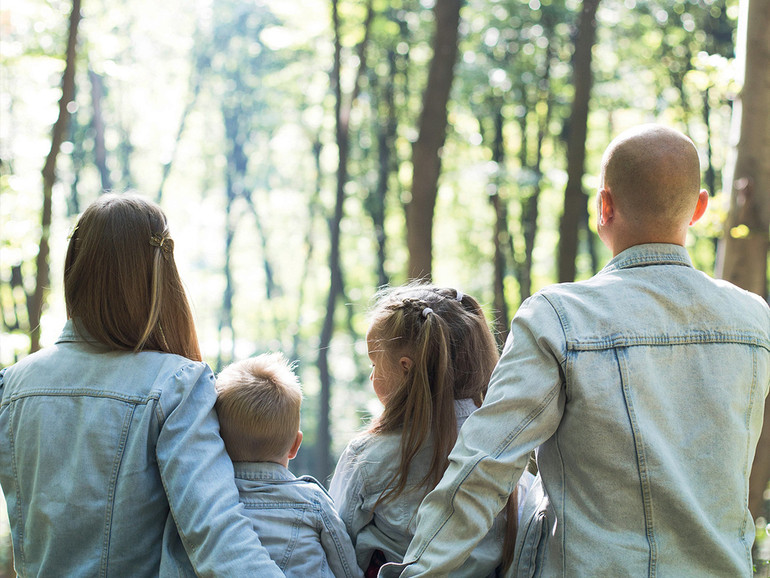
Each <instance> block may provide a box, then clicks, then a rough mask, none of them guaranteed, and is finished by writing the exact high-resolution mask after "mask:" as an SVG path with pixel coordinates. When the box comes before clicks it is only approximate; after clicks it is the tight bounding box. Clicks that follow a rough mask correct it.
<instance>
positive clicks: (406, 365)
mask: <svg viewBox="0 0 770 578" xmlns="http://www.w3.org/2000/svg"><path fill="white" fill-rule="evenodd" d="M398 364H399V365H400V366H401V371H403V372H404V375H406V374H407V373H409V370H410V369H412V366H413V365H414V361H412V358H411V357H407V356H406V355H405V356H403V357H402V358H401V359H399V360H398Z"/></svg>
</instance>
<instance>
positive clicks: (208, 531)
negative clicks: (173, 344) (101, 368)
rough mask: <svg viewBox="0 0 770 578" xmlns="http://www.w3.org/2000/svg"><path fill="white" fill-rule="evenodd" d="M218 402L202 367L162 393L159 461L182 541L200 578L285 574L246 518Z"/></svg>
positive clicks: (184, 371)
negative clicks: (216, 406)
mask: <svg viewBox="0 0 770 578" xmlns="http://www.w3.org/2000/svg"><path fill="white" fill-rule="evenodd" d="M215 399H216V393H215V390H214V377H213V375H212V373H211V370H210V369H209V368H208V366H207V365H205V364H202V363H190V364H188V365H185V366H184V367H182V368H181V369H179V371H177V373H176V374H175V375H174V378H173V384H171V385H169V387H167V388H165V389H164V390H163V393H162V394H161V399H160V403H159V409H160V411H161V413H162V415H160V416H159V420H160V423H161V429H160V433H159V435H158V441H157V445H156V457H157V460H158V467H159V469H160V475H161V479H162V481H163V485H164V487H165V490H166V496H167V497H168V502H169V507H170V510H171V514H172V516H173V518H174V522H175V523H176V527H177V530H178V532H179V536H180V538H181V540H182V543H183V544H184V548H185V550H186V551H187V555H188V556H189V558H190V562H191V563H192V566H193V567H194V569H195V572H196V574H197V575H199V576H211V577H214V576H248V575H251V576H267V577H274V576H275V577H277V576H283V574H282V573H281V571H280V570H279V569H278V566H276V565H275V563H274V562H272V561H271V560H270V557H269V555H268V553H267V551H266V550H265V549H264V548H263V547H262V545H261V544H260V542H259V538H258V537H257V534H256V533H255V532H254V530H253V529H252V526H251V524H250V522H249V521H248V520H247V519H246V517H244V516H243V515H242V513H241V511H242V506H241V504H240V502H239V501H238V489H237V488H236V486H235V481H234V477H233V476H234V472H233V464H232V462H231V461H230V458H229V457H228V456H227V454H226V452H225V447H224V442H223V441H222V439H221V437H220V436H219V421H218V420H217V416H216V413H215V411H214V401H215Z"/></svg>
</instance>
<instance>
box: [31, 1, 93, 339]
mask: <svg viewBox="0 0 770 578" xmlns="http://www.w3.org/2000/svg"><path fill="white" fill-rule="evenodd" d="M79 24H80V0H72V11H71V12H70V19H69V35H68V37H67V51H66V63H65V65H64V74H63V75H62V83H61V91H62V94H61V98H60V99H59V117H58V118H57V119H56V122H55V123H54V125H53V131H52V136H51V149H50V151H49V152H48V156H47V157H46V160H45V165H44V166H43V211H42V218H41V225H42V226H41V231H40V249H39V250H38V253H37V259H36V265H37V279H36V282H35V291H34V293H33V294H32V295H31V299H28V301H27V303H28V305H27V308H28V311H29V313H28V314H29V327H30V346H29V350H30V352H34V351H37V350H38V349H40V318H41V317H42V314H43V305H44V303H45V297H46V294H47V293H48V285H49V279H50V270H49V264H48V253H49V251H50V247H49V238H50V234H51V214H52V198H53V186H54V183H56V160H57V158H58V156H59V151H60V150H61V144H62V142H63V140H64V135H65V134H66V132H67V122H68V121H69V116H70V111H69V108H68V105H69V104H70V102H72V99H73V98H74V95H75V57H76V55H77V42H78V26H79Z"/></svg>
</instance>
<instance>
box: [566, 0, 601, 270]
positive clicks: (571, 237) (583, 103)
mask: <svg viewBox="0 0 770 578" xmlns="http://www.w3.org/2000/svg"><path fill="white" fill-rule="evenodd" d="M598 6H599V0H583V5H582V8H581V11H580V19H579V21H578V29H577V37H576V39H575V52H574V54H573V57H572V84H573V85H574V87H575V95H574V97H573V100H572V112H571V113H570V119H569V125H568V128H569V130H568V135H567V188H566V190H565V192H564V212H563V213H562V216H561V222H560V223H559V262H558V279H559V282H560V283H561V282H564V281H574V280H575V259H576V257H577V247H578V230H579V228H580V222H581V221H582V220H583V215H584V212H585V208H584V207H585V206H586V205H587V203H588V198H587V197H586V194H585V192H584V191H583V183H582V181H583V170H584V164H585V156H586V134H587V131H588V101H589V98H590V95H591V84H592V82H593V76H592V74H591V53H592V48H593V45H594V40H595V39H596V9H597V8H598Z"/></svg>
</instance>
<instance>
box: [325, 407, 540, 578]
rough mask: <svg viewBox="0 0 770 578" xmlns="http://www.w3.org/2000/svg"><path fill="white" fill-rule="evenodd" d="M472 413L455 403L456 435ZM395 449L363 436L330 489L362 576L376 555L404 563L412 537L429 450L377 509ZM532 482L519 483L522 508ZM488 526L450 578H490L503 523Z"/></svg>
mask: <svg viewBox="0 0 770 578" xmlns="http://www.w3.org/2000/svg"><path fill="white" fill-rule="evenodd" d="M475 410H476V406H475V404H474V403H473V400H471V399H463V400H457V401H455V413H456V415H457V427H458V429H459V428H460V427H461V426H462V425H463V423H464V422H465V420H466V418H467V417H468V416H469V415H470V414H471V413H472V412H473V411H475ZM400 444H401V436H400V434H398V433H388V434H377V435H372V434H364V435H363V436H361V437H358V438H356V439H354V440H353V441H351V442H350V443H349V444H348V447H347V448H346V449H345V451H344V452H343V453H342V456H340V459H339V462H338V463H337V468H336V471H335V472H334V477H333V478H332V482H331V486H330V488H329V492H330V493H331V495H332V497H333V498H334V502H335V504H336V505H337V510H338V511H339V513H340V516H341V517H342V520H343V521H344V522H345V526H346V527H347V529H348V532H349V533H350V537H351V538H352V540H353V545H354V546H355V549H356V556H357V558H358V564H359V566H361V568H362V569H364V570H365V569H366V568H367V567H368V565H369V560H370V558H371V556H372V554H373V552H374V551H375V550H381V551H382V552H383V553H384V554H385V559H386V560H387V561H389V562H400V561H401V560H402V559H403V557H404V553H405V552H406V549H407V546H408V545H409V542H410V540H411V539H412V536H414V530H415V515H416V513H417V508H418V507H419V505H420V501H421V500H422V499H423V498H424V497H425V494H426V493H427V492H426V489H425V487H424V486H422V485H420V482H421V481H422V478H423V476H425V472H426V471H427V469H428V467H429V465H430V460H431V451H432V446H431V445H430V444H426V445H425V446H424V447H423V448H422V449H421V450H420V451H419V452H418V453H417V455H416V456H415V458H414V460H413V461H412V465H411V468H410V470H409V474H408V478H407V480H408V481H407V486H406V489H405V490H404V493H403V494H401V495H400V496H399V497H398V498H397V499H396V500H395V501H393V502H386V503H380V504H377V500H378V499H379V498H380V496H381V495H382V493H383V492H384V491H385V490H386V489H387V488H388V487H389V483H392V476H393V474H394V473H395V472H396V469H397V468H398V463H399V459H400V458H399V455H400V451H401V445H400ZM533 479H534V477H533V476H532V474H529V472H526V475H525V476H524V477H523V478H522V482H521V484H520V489H519V499H520V502H522V503H523V498H524V496H525V495H526V492H527V488H528V486H529V483H530V482H531V481H532V480H533ZM492 526H493V527H492V528H491V530H490V531H488V532H487V531H484V534H486V535H485V536H484V538H483V539H482V540H480V543H479V544H478V545H477V546H476V547H475V548H474V549H473V552H471V554H470V556H469V558H468V560H467V561H466V562H465V564H464V565H463V567H462V568H461V569H460V570H459V571H458V572H456V573H455V574H454V575H456V576H475V577H479V578H482V577H484V576H489V575H494V571H495V568H496V567H497V566H498V565H499V564H500V558H501V556H502V547H503V538H504V536H505V517H504V516H503V515H500V516H498V517H497V518H496V519H495V521H494V524H493V525H492ZM482 535H483V534H482Z"/></svg>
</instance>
